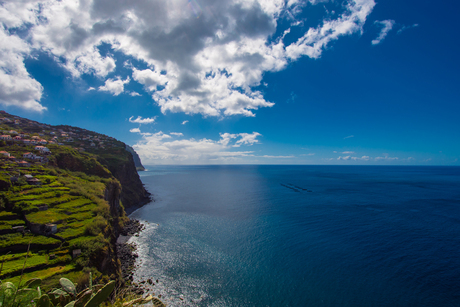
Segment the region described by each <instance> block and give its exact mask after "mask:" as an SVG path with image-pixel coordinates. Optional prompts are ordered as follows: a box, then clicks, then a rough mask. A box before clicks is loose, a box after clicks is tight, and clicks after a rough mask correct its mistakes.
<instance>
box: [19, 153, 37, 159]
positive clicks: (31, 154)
mask: <svg viewBox="0 0 460 307" xmlns="http://www.w3.org/2000/svg"><path fill="white" fill-rule="evenodd" d="M22 157H23V158H24V159H34V158H35V155H34V154H33V153H31V152H26V153H25V154H23V155H22Z"/></svg>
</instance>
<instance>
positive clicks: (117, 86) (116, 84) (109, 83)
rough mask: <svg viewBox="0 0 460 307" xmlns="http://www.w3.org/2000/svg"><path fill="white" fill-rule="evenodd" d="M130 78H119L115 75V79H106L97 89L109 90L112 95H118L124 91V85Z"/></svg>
mask: <svg viewBox="0 0 460 307" xmlns="http://www.w3.org/2000/svg"><path fill="white" fill-rule="evenodd" d="M129 81H130V79H129V77H128V78H126V80H124V81H123V80H121V78H120V77H117V79H107V80H106V81H105V85H103V86H100V87H99V90H100V91H105V92H110V93H112V94H113V95H114V96H118V95H120V94H121V93H123V91H124V85H125V84H126V83H129Z"/></svg>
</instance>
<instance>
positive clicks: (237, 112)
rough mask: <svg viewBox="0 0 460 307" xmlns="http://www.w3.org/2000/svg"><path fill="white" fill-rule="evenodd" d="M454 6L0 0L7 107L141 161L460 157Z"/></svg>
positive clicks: (282, 0)
mask: <svg viewBox="0 0 460 307" xmlns="http://www.w3.org/2000/svg"><path fill="white" fill-rule="evenodd" d="M459 9H460V3H459V2H457V1H434V0H404V1H401V0H385V1H375V0H168V1H164V0H163V1H160V0H130V1H124V0H61V1H56V0H50V1H43V0H0V22H1V26H0V109H3V110H5V111H7V112H9V113H11V114H14V115H18V116H22V117H26V118H29V119H32V120H36V121H40V122H44V123H47V124H52V125H59V124H67V125H72V126H78V127H82V128H86V129H89V130H93V131H96V132H99V133H103V134H106V135H109V136H112V137H115V138H117V139H119V140H121V141H123V142H125V143H127V144H129V145H131V146H133V147H134V149H135V150H136V151H137V152H138V153H139V155H140V157H141V159H142V162H143V163H144V164H146V165H157V164H340V165H460V142H459V141H460V119H459V115H460V99H459V98H460V86H459V85H460V74H459V72H460V60H459V54H460V43H459V41H458V39H456V37H458V25H457V22H456V20H457V17H458V16H457V14H458V13H457V12H458V11H459Z"/></svg>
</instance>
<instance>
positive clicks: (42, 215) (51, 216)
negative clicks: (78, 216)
mask: <svg viewBox="0 0 460 307" xmlns="http://www.w3.org/2000/svg"><path fill="white" fill-rule="evenodd" d="M67 218H68V215H67V214H63V213H61V212H59V211H58V210H54V209H48V210H46V211H38V212H34V213H31V214H28V215H27V219H28V220H29V221H30V222H31V223H38V224H47V223H57V222H60V221H63V220H66V219H67Z"/></svg>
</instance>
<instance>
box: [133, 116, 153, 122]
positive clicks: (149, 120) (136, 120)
mask: <svg viewBox="0 0 460 307" xmlns="http://www.w3.org/2000/svg"><path fill="white" fill-rule="evenodd" d="M133 117H134V116H131V117H130V118H129V122H130V123H136V124H151V123H153V122H155V119H156V118H157V117H156V116H155V117H152V118H149V117H146V118H142V117H141V116H138V117H137V118H136V119H133Z"/></svg>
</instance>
